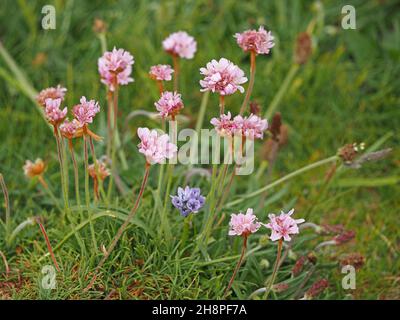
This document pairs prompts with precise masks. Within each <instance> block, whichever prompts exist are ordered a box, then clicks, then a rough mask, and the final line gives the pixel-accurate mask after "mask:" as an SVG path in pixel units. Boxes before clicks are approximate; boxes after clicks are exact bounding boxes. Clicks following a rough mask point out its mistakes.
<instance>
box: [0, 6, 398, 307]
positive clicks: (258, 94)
mask: <svg viewBox="0 0 400 320" xmlns="http://www.w3.org/2000/svg"><path fill="white" fill-rule="evenodd" d="M50 2H52V1H50ZM53 3H54V5H55V7H56V11H57V28H56V30H49V31H45V30H42V29H41V27H40V25H41V24H40V21H41V18H42V15H41V13H40V12H41V8H42V6H43V5H45V4H49V1H35V2H33V1H23V0H19V1H11V0H6V1H3V2H2V5H1V9H0V10H1V11H0V21H1V22H0V37H1V41H2V43H3V45H4V47H5V48H7V49H8V50H9V52H10V53H11V55H12V57H13V58H14V59H15V60H16V61H17V63H18V64H19V66H20V67H21V68H22V69H23V70H24V72H25V73H26V75H27V76H28V78H29V79H30V81H31V82H32V84H33V86H34V87H35V88H36V89H37V90H40V89H41V88H45V87H48V86H52V85H55V84H57V83H61V84H63V85H65V86H66V87H67V88H68V94H67V99H66V104H67V105H68V106H73V105H74V104H76V103H77V101H78V99H79V97H80V96H81V95H86V96H88V97H91V98H95V99H96V100H99V101H100V104H101V105H102V106H105V105H106V101H105V89H104V86H103V85H102V84H101V83H100V81H99V77H98V73H97V59H98V57H99V56H100V55H101V48H100V42H99V41H98V39H97V37H96V36H95V34H94V32H93V30H92V25H93V21H94V19H95V18H101V19H103V20H104V21H106V23H107V25H108V33H107V41H108V46H109V48H111V47H112V46H114V45H115V46H117V47H122V48H125V49H126V50H128V51H130V52H131V53H132V54H133V55H134V56H135V64H134V71H133V77H134V78H135V82H134V83H133V84H130V85H129V86H127V87H124V88H123V89H122V90H121V98H120V99H121V100H120V101H121V102H120V108H121V119H124V117H125V116H126V115H127V114H128V113H129V112H131V111H132V110H136V109H147V110H151V111H152V110H153V109H154V108H153V102H154V101H155V100H156V98H157V95H158V93H157V88H156V86H155V85H154V83H152V81H151V80H149V79H148V77H147V72H148V70H149V67H150V66H151V65H153V64H157V63H171V61H170V57H169V56H168V55H166V54H165V53H164V52H163V51H162V50H161V41H162V39H164V38H165V37H166V36H167V35H168V34H169V33H171V32H174V31H177V30H186V31H187V32H189V33H190V34H191V35H193V36H194V37H195V38H196V40H197V42H198V52H197V53H196V55H195V58H194V59H193V60H190V61H184V62H182V77H181V80H180V85H181V92H182V95H183V98H184V101H185V109H184V113H185V114H186V115H187V116H189V117H191V118H192V119H193V121H195V119H196V114H197V110H198V106H199V104H200V100H201V93H200V92H199V85H198V81H199V79H200V75H199V71H198V70H199V68H200V67H201V66H203V65H205V64H206V63H207V62H208V61H209V60H211V59H212V58H219V57H222V56H223V57H226V58H228V59H230V60H232V61H233V62H235V63H236V64H238V65H239V66H240V67H242V68H243V69H244V70H246V73H247V72H248V70H249V60H248V56H247V55H245V54H243V52H242V51H241V50H240V48H238V46H237V45H236V43H235V40H234V38H233V37H232V35H233V34H234V33H236V32H238V31H242V30H245V29H248V28H249V27H257V26H258V25H265V26H266V28H267V29H270V30H272V31H273V33H274V36H275V38H276V46H275V48H274V49H273V51H272V54H271V55H270V56H268V57H259V58H258V59H257V75H256V82H255V88H254V91H253V95H252V99H254V100H256V101H257V102H258V103H259V104H260V105H261V106H262V108H263V110H265V109H266V107H267V106H268V104H269V103H270V101H271V100H272V98H273V97H274V95H275V93H276V92H277V90H278V89H279V87H280V85H281V83H282V81H283V79H284V78H285V76H286V74H287V72H288V70H289V68H290V66H291V61H292V56H293V44H294V41H295V39H296V36H297V34H298V33H299V32H302V31H305V29H306V27H307V25H308V23H309V22H310V20H311V19H312V18H313V17H315V16H316V15H317V12H319V14H318V17H319V18H318V23H317V25H316V29H315V34H314V37H313V42H314V52H313V56H312V58H311V59H310V61H309V62H308V63H307V64H306V65H304V66H302V67H301V69H300V71H299V73H298V74H297V75H296V77H295V79H294V81H293V83H292V85H291V86H290V88H289V90H287V92H285V95H284V98H283V100H282V102H281V104H280V105H279V108H278V109H279V111H281V112H282V115H283V119H284V121H285V123H287V124H288V125H289V128H290V131H289V142H288V145H287V146H286V147H285V148H284V149H283V150H282V152H280V154H279V158H278V161H277V165H276V169H275V171H274V174H273V178H274V179H275V178H278V177H281V176H283V175H285V174H287V173H289V172H291V171H293V170H295V169H297V168H300V167H302V166H304V165H306V164H308V163H310V162H313V161H316V160H318V159H322V158H324V157H327V156H330V155H333V154H335V152H336V150H337V149H338V148H339V147H341V146H342V145H344V144H345V143H352V142H365V143H366V144H367V147H368V146H369V145H371V144H372V143H374V142H375V141H377V140H378V139H380V138H381V137H383V136H385V135H388V137H389V139H387V140H386V141H385V143H384V146H385V147H393V148H395V150H394V153H393V154H392V155H391V157H390V158H389V159H386V160H383V161H380V162H377V163H372V164H368V165H366V166H364V167H363V168H361V169H359V170H346V171H345V172H344V174H343V175H341V176H340V177H339V178H338V179H337V180H335V182H334V183H333V184H332V185H331V186H330V187H329V189H328V190H327V191H326V192H325V193H323V194H322V195H320V186H321V181H322V179H323V177H324V174H325V172H326V170H327V168H326V167H323V168H320V169H317V170H314V171H311V172H309V173H307V174H305V175H302V176H301V177H299V178H296V179H295V180H292V181H291V182H290V183H288V184H285V185H284V187H279V188H276V189H274V190H273V192H271V194H270V195H269V196H271V199H270V201H268V200H267V202H266V203H265V204H263V205H262V210H259V212H256V213H257V215H258V216H260V217H261V218H262V219H265V218H266V215H267V213H268V212H271V211H274V212H276V211H278V210H279V209H281V208H285V209H288V208H290V207H292V206H294V207H295V208H296V211H297V212H298V216H299V217H300V216H306V217H307V219H309V220H311V221H314V222H316V223H321V222H322V223H332V224H333V223H341V224H344V225H345V226H346V228H349V229H353V230H355V231H356V232H357V235H356V239H355V241H353V242H351V243H350V244H348V245H346V246H345V247H343V248H340V249H338V251H335V252H334V253H328V254H327V255H326V256H325V257H324V259H325V260H324V261H325V262H326V264H327V265H329V261H330V260H332V259H333V257H336V256H338V255H340V254H341V253H342V252H360V253H362V254H363V255H364V256H365V257H366V265H365V266H364V267H363V268H362V269H361V270H360V271H359V272H358V273H357V289H356V290H355V291H352V292H351V293H352V294H353V296H354V297H356V298H364V299H377V298H399V297H400V290H399V281H400V278H399V274H398V270H399V267H400V264H399V259H398V255H399V250H400V237H399V224H398V216H397V215H398V214H399V204H400V203H399V191H400V187H399V184H398V181H399V177H400V162H399V160H398V159H399V151H398V149H397V148H396V147H397V146H398V145H399V142H400V139H399V131H398V125H399V119H400V118H399V117H400V110H399V102H400V97H399V87H400V80H399V79H400V77H399V75H400V63H399V61H400V11H399V10H398V4H396V1H394V0H393V1H389V0H388V1H378V0H369V1H361V0H360V1H321V2H319V6H320V9H319V10H320V11H316V10H317V9H316V4H315V3H314V2H313V1H289V0H286V1H284V0H275V1H233V0H231V1H230V0H226V1H211V0H204V1H202V0H198V1H186V2H183V1H182V2H181V1H162V2H161V3H160V2H158V1H127V0H126V1H73V0H69V1H53ZM344 4H352V5H354V6H355V8H356V10H357V29H356V30H343V29H342V28H341V27H340V21H341V13H340V12H341V8H342V6H343V5H344ZM0 68H1V69H0V70H1V71H2V74H3V75H4V74H11V73H10V71H9V69H8V67H7V65H6V64H5V63H4V61H3V60H1V59H0ZM241 99H242V96H240V95H239V94H236V95H234V96H233V97H231V98H229V100H228V102H227V107H228V109H229V110H231V111H233V112H234V113H236V112H237V111H238V110H239V106H240V102H241ZM217 104H218V101H217V96H215V95H214V96H211V98H210V101H209V104H208V108H207V114H206V118H205V119H206V122H205V123H206V124H207V123H208V119H210V118H211V117H212V116H214V115H215V114H216V113H217V109H218V107H217ZM121 122H122V121H121ZM141 125H148V126H152V127H156V126H158V124H157V123H156V122H149V120H146V119H144V118H140V119H139V118H135V121H132V122H131V123H129V126H128V129H127V132H126V137H127V138H126V139H125V144H124V149H125V151H126V153H127V156H128V161H129V169H128V170H126V171H124V172H121V175H122V177H123V179H124V181H125V182H126V183H127V185H128V186H130V187H133V188H134V189H135V190H137V188H138V185H139V184H140V180H141V178H142V177H141V172H142V168H143V163H144V160H143V158H142V157H141V156H140V155H138V152H137V150H136V144H137V139H136V138H135V137H134V134H133V133H134V132H135V130H136V128H137V127H138V126H141ZM96 127H97V132H99V133H100V134H104V133H105V125H104V115H102V116H101V117H99V118H98V119H97V120H96ZM0 137H1V144H0V172H1V173H3V175H4V176H5V179H6V182H7V185H8V188H9V191H10V198H11V209H12V217H13V223H14V224H15V225H17V224H18V223H20V222H21V221H23V220H24V219H26V218H27V217H29V216H32V215H40V216H43V217H45V218H46V227H47V229H48V232H49V235H50V239H51V240H52V242H54V243H57V242H58V241H60V240H61V239H62V238H63V237H64V236H65V235H66V234H67V232H68V231H69V226H67V225H65V224H63V223H62V222H60V221H59V219H57V218H58V213H57V212H56V211H55V210H54V209H53V208H52V205H51V199H48V198H47V197H46V196H45V195H44V194H43V193H42V192H41V191H40V188H38V187H37V186H35V185H34V184H33V183H29V182H28V181H27V180H26V179H25V177H24V176H23V172H22V169H21V168H22V165H23V163H24V161H25V159H35V158H37V157H42V158H43V159H45V160H46V161H48V164H49V168H48V171H47V173H46V178H47V179H48V180H49V181H50V184H51V187H52V188H53V189H54V191H55V193H56V194H61V193H60V190H57V188H58V187H57V186H58V181H59V173H58V164H57V161H56V153H55V144H54V141H53V137H52V135H51V134H50V131H49V130H48V128H47V127H46V125H45V124H44V122H43V120H42V118H41V117H40V115H39V113H38V112H37V111H36V110H35V107H34V105H33V104H32V102H31V101H30V100H29V99H28V98H27V97H26V96H25V95H23V94H22V93H21V91H20V90H19V89H18V88H17V86H15V85H12V84H11V83H10V82H6V81H1V83H0ZM101 149H102V147H101V146H100V145H99V146H97V152H98V154H101V153H102V152H104V150H101ZM184 171H185V168H184V167H179V168H178V170H177V174H176V179H175V185H174V186H177V185H179V184H180V183H181V182H182V176H183V174H184ZM138 172H140V174H138ZM156 174H157V170H153V171H152V175H151V179H150V187H149V188H148V190H147V191H146V194H145V197H144V199H143V202H142V204H141V209H140V212H139V214H138V216H139V218H140V219H141V220H142V221H146V226H147V229H149V230H147V231H145V230H143V229H142V228H135V227H132V228H130V229H129V232H127V233H126V234H125V235H124V237H123V240H122V241H121V243H120V244H119V246H118V250H116V252H114V254H113V255H112V259H110V261H109V264H107V268H108V269H109V270H110V271H109V274H107V278H106V279H107V281H105V283H104V288H103V289H102V288H100V289H102V290H100V292H96V293H90V294H82V292H81V290H82V287H83V286H84V285H85V283H86V282H85V276H86V274H87V272H89V271H90V270H92V269H93V266H94V265H95V262H96V261H98V256H97V257H96V254H95V253H94V252H93V250H91V248H90V241H89V238H87V241H86V242H87V243H86V245H85V244H81V245H79V241H78V240H76V239H75V238H71V239H70V240H69V241H67V242H66V244H65V245H64V246H63V247H62V249H61V250H60V251H58V252H57V257H58V258H59V259H60V260H61V261H62V264H63V268H64V274H63V275H59V276H58V277H59V281H58V288H57V290H53V291H50V292H47V291H44V290H42V289H40V286H39V285H38V284H39V282H40V278H41V274H40V270H41V267H42V265H43V264H44V261H39V258H40V257H41V256H42V255H43V253H45V250H46V248H45V244H44V243H43V241H42V238H41V235H40V232H39V230H38V228H36V227H33V228H29V229H26V230H24V231H23V232H22V233H21V234H20V235H19V236H18V237H17V239H16V241H15V243H14V244H13V246H12V247H11V248H6V247H5V245H4V242H1V241H3V239H2V238H3V237H2V236H1V234H0V244H1V250H2V251H3V252H5V254H6V256H7V257H8V259H9V262H10V265H11V267H12V268H13V269H17V268H18V269H20V270H21V272H22V274H23V276H24V279H23V285H20V286H17V287H15V288H13V289H12V290H9V289H4V288H3V287H0V297H2V296H3V297H13V298H88V297H103V296H104V295H107V294H109V293H110V292H114V291H112V290H113V289H116V290H115V293H114V294H113V295H112V296H113V297H120V298H215V297H219V296H221V294H222V292H223V289H224V288H225V285H226V283H227V281H228V280H229V276H230V273H231V270H232V268H233V266H234V262H235V259H231V260H227V261H220V262H218V261H214V260H213V261H214V263H211V264H207V265H205V264H204V260H202V259H201V257H196V258H195V259H193V258H191V257H188V256H187V254H185V251H184V250H180V249H177V245H178V240H179V236H177V239H175V241H174V242H173V243H167V242H165V241H163V239H160V238H159V237H157V236H152V235H151V233H152V232H154V230H157V227H158V220H157V213H154V212H153V210H152V208H153V197H152V193H151V192H152V190H154V189H155V187H156V183H157V180H156V179H157V176H156ZM387 178H388V179H387ZM198 184H199V185H200V186H202V187H203V188H205V189H207V188H208V183H207V182H206V181H203V180H200V181H199V182H198ZM81 185H83V183H81ZM263 185H265V183H263V179H255V177H254V175H253V176H251V177H242V178H240V179H238V181H237V183H236V187H235V193H236V194H237V195H238V196H240V194H243V193H247V192H248V191H251V190H255V189H257V188H258V187H261V186H263ZM71 194H72V192H71ZM231 197H232V198H233V197H234V196H233V195H231ZM116 201H117V200H116ZM131 201H132V199H131V197H125V198H120V199H119V200H118V204H117V203H115V206H118V207H119V208H126V209H128V208H129V207H130V206H131ZM258 202H259V199H253V200H249V201H248V202H246V203H244V204H242V205H241V206H240V207H238V208H236V209H237V210H239V209H240V210H244V209H245V208H247V207H249V206H255V207H256V206H257V204H258ZM3 212H4V210H2V211H1V213H2V214H3ZM225 213H226V214H228V213H230V212H225ZM169 217H170V220H171V225H172V228H173V230H178V234H179V232H180V229H181V227H182V219H181V217H179V214H178V213H177V212H176V211H174V210H171V211H170V212H169ZM200 220H201V219H198V221H196V223H195V228H199V227H200V225H199V224H200V223H201V221H200ZM227 223H228V217H225V220H224V221H223V223H222V225H221V227H220V228H218V229H217V231H216V232H215V234H214V237H215V239H218V240H216V242H215V243H214V245H213V248H212V249H211V252H212V256H213V259H219V258H221V257H222V258H223V257H227V256H234V255H235V254H237V253H238V252H239V250H240V243H239V242H236V241H234V242H229V243H228V241H227V239H226V238H227V237H226V225H227ZM118 226H119V223H117V222H115V221H112V220H109V219H108V220H107V219H104V220H101V221H100V220H99V221H98V222H97V223H96V226H95V227H96V230H98V239H99V242H100V243H101V244H104V245H107V244H108V243H109V241H110V239H111V237H112V235H113V234H114V232H115V230H116V228H117V227H118ZM2 232H3V231H2ZM81 236H82V238H83V240H85V237H87V234H86V233H84V232H83V233H82V235H81ZM257 240H258V236H255V237H254V240H253V245H254V246H256V245H257ZM222 242H225V244H224V243H222ZM226 243H227V244H226ZM188 245H189V244H188ZM189 246H190V245H189ZM189 250H192V249H191V248H190V247H189ZM227 250H228V251H227ZM299 250H306V249H305V248H299ZM227 252H228V253H227ZM274 252H275V249H274V247H272V246H266V247H265V248H263V249H262V250H259V251H257V254H254V255H253V256H250V257H249V258H248V259H247V262H246V266H245V267H243V268H242V272H241V274H240V276H239V277H238V280H237V281H236V284H235V286H234V289H235V294H236V296H237V297H239V298H246V297H247V296H248V294H249V293H250V292H252V291H253V290H255V289H257V288H258V287H260V286H262V284H263V281H264V280H265V279H266V277H267V275H268V274H269V273H270V269H271V267H269V268H263V264H262V263H261V261H262V259H263V258H266V259H268V260H269V262H270V265H272V262H273V260H272V259H273V256H274ZM0 265H1V268H3V265H2V264H0ZM323 266H324V265H323V264H322V265H321V269H319V270H320V271H319V273H320V275H321V276H325V277H328V278H329V280H330V282H331V286H330V288H329V290H328V291H327V293H325V295H324V296H323V298H343V297H345V296H346V294H348V293H349V292H345V291H344V290H342V289H341V288H340V281H341V280H340V279H341V274H340V270H339V269H338V268H331V269H329V270H327V271H325V269H324V267H323ZM285 268H286V269H285ZM285 268H283V272H282V275H281V277H282V280H283V279H285V270H290V265H289V266H287V267H285ZM0 270H3V269H0ZM2 288H3V289H2ZM101 291H104V292H101ZM284 297H285V296H284V295H283V296H280V298H284Z"/></svg>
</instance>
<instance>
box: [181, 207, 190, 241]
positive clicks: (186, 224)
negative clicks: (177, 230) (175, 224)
mask: <svg viewBox="0 0 400 320" xmlns="http://www.w3.org/2000/svg"><path fill="white" fill-rule="evenodd" d="M192 220H193V214H192V213H191V214H189V216H188V217H186V218H185V221H184V225H183V230H182V235H181V248H184V247H185V243H186V241H187V240H188V238H189V231H190V227H191V225H192Z"/></svg>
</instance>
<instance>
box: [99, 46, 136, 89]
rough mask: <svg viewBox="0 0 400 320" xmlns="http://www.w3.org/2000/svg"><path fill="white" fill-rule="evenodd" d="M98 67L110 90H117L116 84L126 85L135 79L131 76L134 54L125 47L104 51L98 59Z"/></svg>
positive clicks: (103, 80) (102, 79) (102, 80)
mask: <svg viewBox="0 0 400 320" xmlns="http://www.w3.org/2000/svg"><path fill="white" fill-rule="evenodd" d="M97 64H98V69H99V73H100V77H101V82H102V83H104V84H105V85H107V86H108V88H109V90H110V91H114V90H115V86H116V85H126V84H128V83H129V82H132V81H133V78H131V77H130V75H131V73H132V65H133V64H134V60H133V56H132V55H131V54H130V53H129V52H128V51H125V50H124V49H116V48H115V47H114V49H113V50H112V51H106V52H104V54H103V56H102V57H100V58H99V60H98V63H97Z"/></svg>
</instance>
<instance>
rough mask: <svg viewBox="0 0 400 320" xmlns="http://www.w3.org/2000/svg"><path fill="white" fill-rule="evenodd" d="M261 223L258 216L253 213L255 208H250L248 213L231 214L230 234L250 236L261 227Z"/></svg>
mask: <svg viewBox="0 0 400 320" xmlns="http://www.w3.org/2000/svg"><path fill="white" fill-rule="evenodd" d="M260 227H261V223H259V222H258V221H257V217H256V216H255V215H254V214H253V209H252V208H248V209H247V211H246V214H243V213H238V214H234V213H233V214H232V215H231V221H230V222H229V228H230V229H229V235H230V236H248V235H249V234H251V233H254V232H257V230H258V229H260Z"/></svg>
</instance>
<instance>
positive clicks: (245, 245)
mask: <svg viewBox="0 0 400 320" xmlns="http://www.w3.org/2000/svg"><path fill="white" fill-rule="evenodd" d="M246 248H247V236H246V235H245V236H243V246H242V253H241V255H240V258H239V261H238V263H237V265H236V267H235V270H234V271H233V274H232V277H231V280H229V284H228V286H227V287H226V290H225V293H224V299H225V298H226V296H227V295H228V293H229V290H230V289H231V287H232V284H233V280H235V277H236V274H237V272H238V271H239V268H240V265H241V264H242V261H243V257H244V254H245V253H246Z"/></svg>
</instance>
